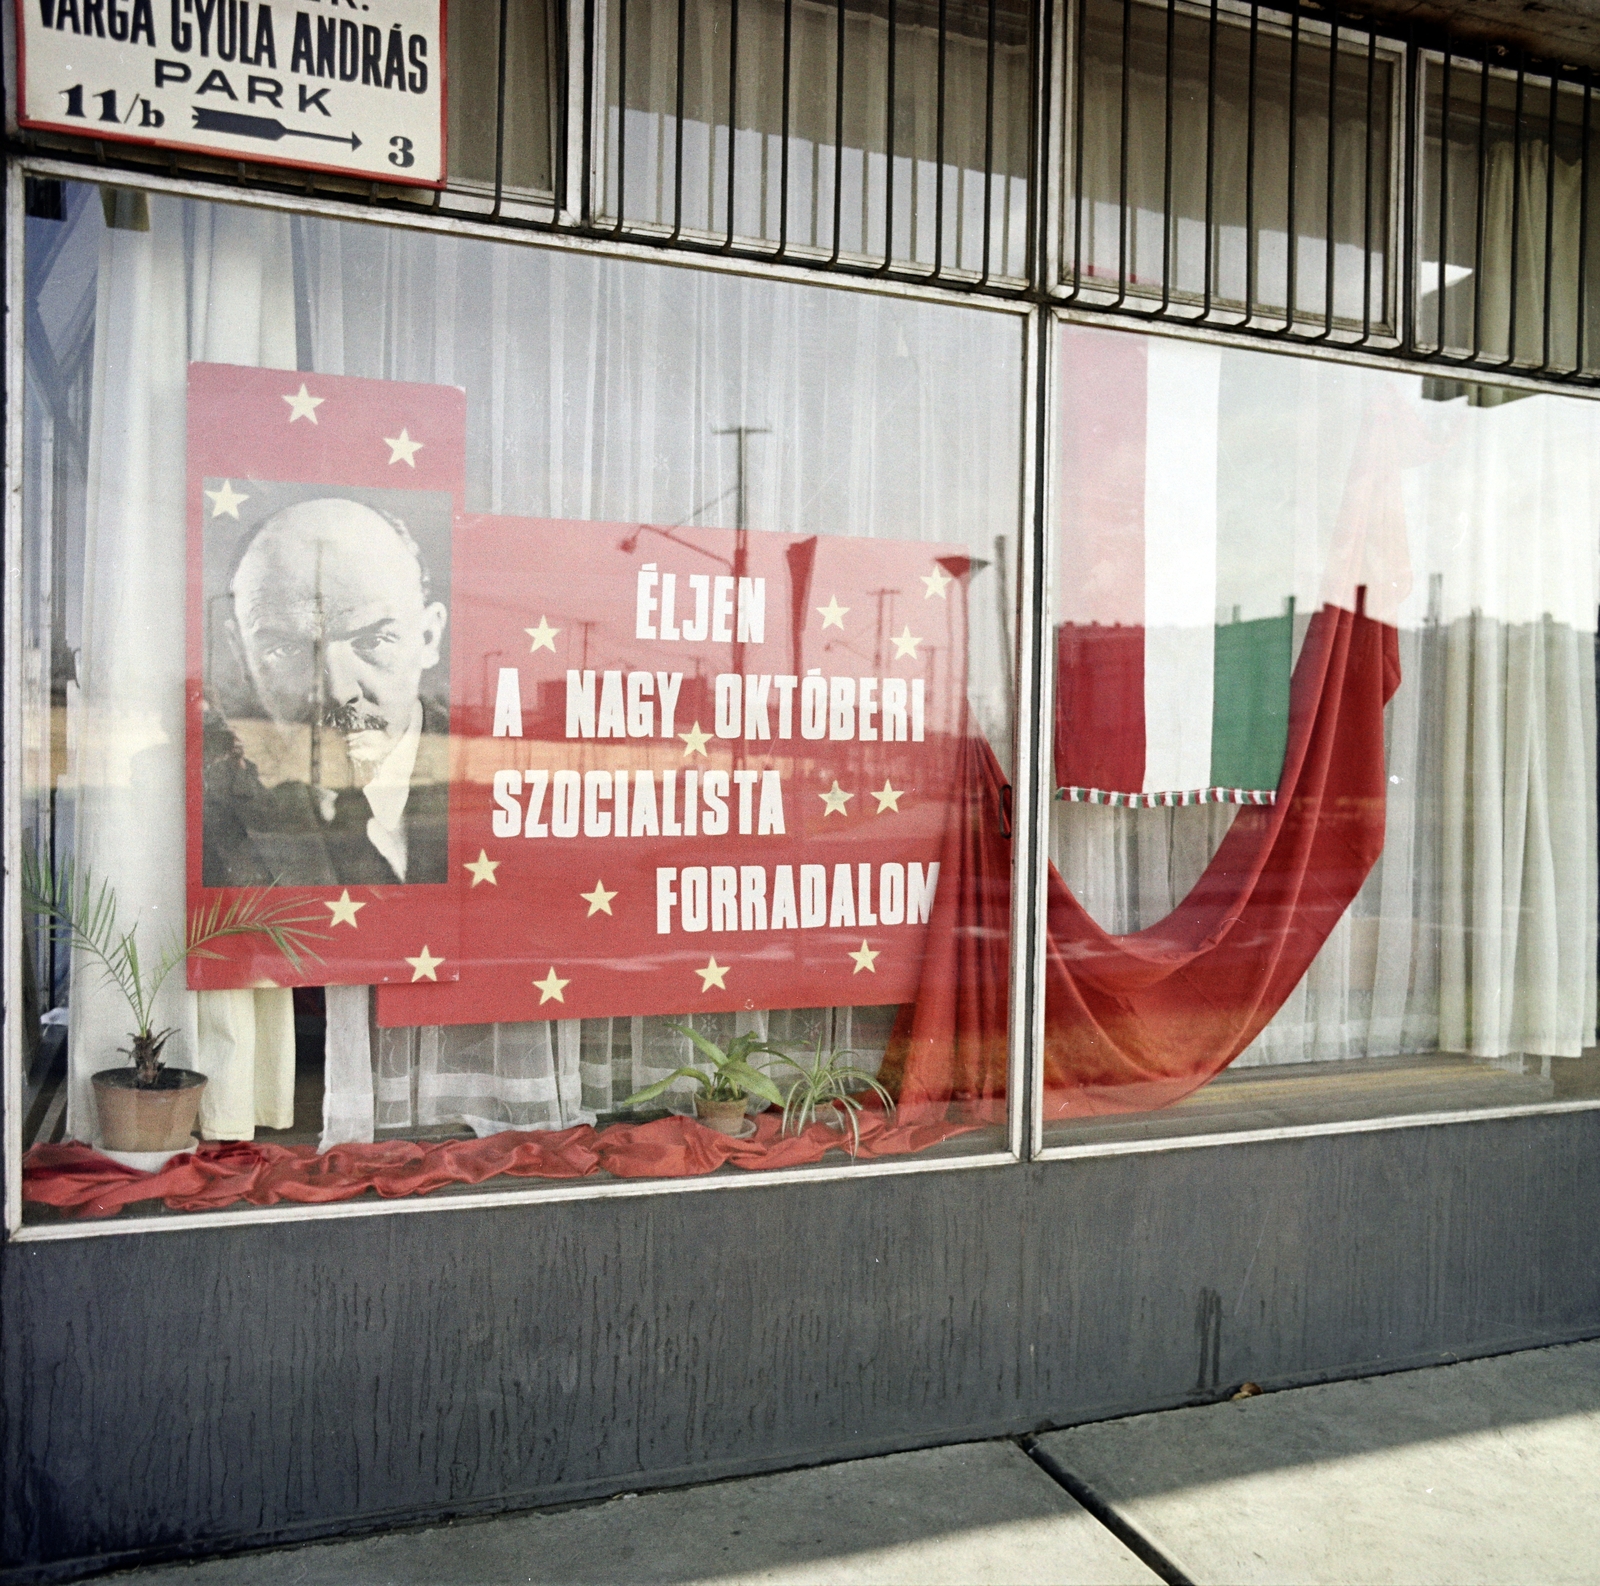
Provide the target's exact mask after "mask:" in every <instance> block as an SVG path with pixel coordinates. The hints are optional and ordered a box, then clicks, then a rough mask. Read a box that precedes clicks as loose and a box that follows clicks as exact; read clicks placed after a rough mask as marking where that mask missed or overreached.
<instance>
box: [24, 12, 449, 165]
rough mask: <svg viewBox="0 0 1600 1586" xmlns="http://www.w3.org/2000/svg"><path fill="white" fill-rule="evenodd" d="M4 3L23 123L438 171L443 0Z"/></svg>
mask: <svg viewBox="0 0 1600 1586" xmlns="http://www.w3.org/2000/svg"><path fill="white" fill-rule="evenodd" d="M463 3H465V0H463ZM17 15H18V22H19V26H18V37H19V38H20V40H21V42H22V70H21V73H20V77H21V83H22V92H21V104H20V106H19V110H18V117H17V119H18V121H19V122H20V123H21V124H22V125H23V126H25V127H39V128H43V129H48V130H49V131H52V132H67V133H72V134H74V135H75V136H78V137H88V138H112V139H120V140H122V141H125V142H133V143H144V144H155V145H157V146H159V147H162V148H171V149H193V150H198V151H203V152H204V153H207V154H219V155H225V156H227V157H228V158H230V159H242V160H266V161H270V162H271V163H273V164H277V165H294V166H302V167H307V168H310V169H314V170H324V171H339V172H342V173H344V174H346V175H350V176H363V177H377V178H381V179H383V180H386V181H391V182H409V183H412V184H415V185H419V186H424V187H437V186H439V185H440V184H441V183H442V182H443V181H444V170H445V167H444V112H445V70H444V64H445V63H444V36H445V35H444V0H366V3H363V0H288V3H285V0H258V3H255V4H252V3H251V0H17Z"/></svg>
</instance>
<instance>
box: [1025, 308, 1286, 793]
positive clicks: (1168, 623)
mask: <svg viewBox="0 0 1600 1586" xmlns="http://www.w3.org/2000/svg"><path fill="white" fill-rule="evenodd" d="M1062 360H1063V369H1062V383H1061V391H1062V404H1063V409H1064V411H1063V413H1062V415H1061V428H1060V431H1059V433H1060V435H1061V438H1062V447H1063V466H1062V468H1061V471H1060V474H1059V477H1060V478H1061V480H1062V499H1061V502H1060V525H1061V539H1060V548H1059V557H1058V561H1059V580H1060V584H1059V596H1058V611H1059V613H1060V627H1059V629H1058V633H1057V643H1058V651H1057V658H1058V671H1057V685H1056V783H1057V788H1058V790H1059V793H1058V796H1060V797H1063V798H1067V799H1071V800H1074V801H1081V802H1088V803H1103V804H1122V805H1127V804H1135V805H1164V804H1197V803H1214V802H1225V803H1238V804H1270V803H1272V802H1273V800H1274V798H1275V796H1276V789H1277V786H1278V782H1279V778H1280V777H1281V775H1282V771H1283V757H1284V746H1285V743H1286V741H1287V735H1288V725H1289V675H1290V672H1291V670H1292V667H1293V662H1294V644H1295V622H1294V617H1295V611H1294V596H1293V589H1294V585H1295V568H1294V563H1293V546H1294V543H1295V542H1294V536H1293V535H1292V534H1286V533H1284V532H1283V530H1284V525H1283V524H1282V522H1281V521H1279V520H1278V518H1277V515H1276V514H1274V513H1273V512H1272V511H1271V510H1270V497H1271V491H1270V489H1269V490H1268V492H1267V497H1268V502H1267V510H1263V505H1264V503H1263V492H1262V484H1263V470H1266V471H1267V472H1268V473H1270V470H1271V467H1272V460H1271V459H1270V458H1266V459H1263V457H1262V455H1261V453H1262V447H1261V431H1260V427H1259V414H1258V413H1257V412H1256V407H1257V405H1258V402H1259V399H1260V392H1259V390H1256V389H1253V384H1254V381H1253V376H1254V375H1255V373H1256V371H1257V369H1258V368H1259V360H1252V359H1250V358H1239V357H1232V358H1230V357H1229V355H1228V354H1227V352H1226V350H1225V349H1223V348H1221V347H1216V346H1208V345H1206V344H1205V343H1201V342H1189V341H1180V340H1177V339H1175V338H1167V337H1161V336H1148V335H1142V334H1129V333H1125V332H1118V331H1104V330H1090V329H1086V328H1084V327H1080V326H1070V327H1066V329H1065V333H1064V335H1063V338H1062ZM1247 459H1248V461H1249V463H1250V466H1249V468H1244V467H1241V466H1240V465H1241V464H1242V463H1243V462H1244V461H1245V460H1247ZM1235 479H1238V480H1241V481H1243V480H1248V481H1249V482H1250V494H1249V495H1248V497H1247V496H1246V495H1245V494H1244V493H1243V491H1242V490H1241V489H1239V488H1236V487H1234V486H1232V484H1231V481H1232V480H1235ZM1283 484H1284V495H1285V498H1286V499H1288V498H1289V497H1290V496H1291V493H1292V487H1293V480H1292V478H1286V479H1285V480H1284V481H1283Z"/></svg>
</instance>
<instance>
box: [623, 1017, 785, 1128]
mask: <svg viewBox="0 0 1600 1586" xmlns="http://www.w3.org/2000/svg"><path fill="white" fill-rule="evenodd" d="M671 1028H672V1029H674V1030H676V1031H678V1033H679V1034H680V1035H686V1036H688V1037H689V1039H690V1040H691V1041H693V1042H694V1044H695V1045H696V1046H697V1047H699V1049H700V1050H701V1052H703V1053H704V1054H705V1056H706V1057H707V1059H709V1061H710V1063H711V1072H710V1073H709V1074H708V1073H707V1072H706V1071H705V1069H703V1068H694V1067H691V1066H687V1065H686V1066H685V1067H683V1068H675V1069H673V1071H672V1072H671V1073H670V1074H668V1075H667V1077H666V1078H665V1079H658V1080H657V1081H656V1082H655V1084H653V1085H646V1086H645V1087H644V1089H643V1090H637V1091H635V1092H634V1093H633V1095H631V1096H630V1097H628V1099H627V1100H626V1101H625V1102H623V1104H622V1105H623V1106H624V1107H638V1106H642V1105H643V1104H644V1103H645V1102H647V1101H654V1100H655V1099H656V1098H657V1097H658V1096H663V1095H665V1094H666V1091H667V1088H668V1086H670V1085H671V1084H672V1082H673V1081H674V1080H675V1079H687V1080H692V1081H693V1082H694V1084H695V1085H696V1086H697V1087H698V1089H697V1090H696V1091H695V1097H694V1112H695V1116H696V1117H697V1118H698V1119H699V1120H700V1122H701V1123H703V1124H704V1125H705V1126H706V1127H707V1128H708V1129H715V1130H716V1131H717V1133H718V1134H730V1135H737V1134H740V1133H741V1132H742V1131H743V1129H744V1114H745V1108H746V1107H747V1106H748V1104H749V1101H750V1098H751V1097H752V1096H759V1097H760V1098H761V1099H762V1100H763V1101H770V1102H771V1103H772V1104H773V1106H775V1107H781V1106H782V1105H783V1096H782V1093H781V1092H780V1091H779V1090H778V1087H777V1086H776V1085H774V1084H773V1083H772V1081H771V1079H769V1078H768V1077H767V1075H765V1074H764V1073H762V1072H761V1070H760V1069H759V1068H757V1067H756V1066H755V1065H754V1064H753V1063H752V1062H751V1061H750V1059H751V1057H752V1056H753V1055H754V1054H755V1053H757V1052H766V1053H769V1054H770V1055H771V1056H773V1057H782V1056H783V1055H784V1054H783V1053H782V1052H781V1051H779V1050H778V1048H777V1047H775V1046H768V1045H767V1043H766V1042H765V1041H763V1040H762V1039H761V1036H760V1035H759V1034H758V1033H757V1032H756V1031H754V1030H751V1031H747V1032H746V1033H745V1034H743V1035H736V1036H734V1038H733V1039H732V1040H731V1041H729V1042H728V1046H727V1050H726V1051H724V1050H723V1048H722V1047H720V1046H718V1045H717V1043H716V1042H715V1041H708V1040H707V1039H706V1038H705V1037H704V1036H703V1035H701V1034H700V1033H699V1032H698V1031H697V1030H691V1029H690V1028H689V1027H688V1026H687V1025H684V1024H674V1025H672V1026H671Z"/></svg>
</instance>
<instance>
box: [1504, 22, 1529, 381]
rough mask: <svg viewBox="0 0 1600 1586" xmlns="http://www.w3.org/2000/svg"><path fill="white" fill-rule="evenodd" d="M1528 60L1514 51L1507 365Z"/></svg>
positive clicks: (1512, 348) (1513, 327)
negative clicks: (1514, 75)
mask: <svg viewBox="0 0 1600 1586" xmlns="http://www.w3.org/2000/svg"><path fill="white" fill-rule="evenodd" d="M1527 83H1528V58H1527V56H1526V54H1524V52H1523V51H1521V50H1518V51H1517V108H1516V119H1515V120H1514V121H1513V122H1512V125H1511V235H1510V240H1511V258H1510V261H1509V265H1510V268H1509V272H1508V280H1509V282H1510V287H1511V293H1510V309H1509V313H1508V314H1507V318H1506V356H1505V362H1506V363H1507V364H1508V365H1509V364H1512V363H1514V362H1515V361H1516V357H1517V255H1518V253H1520V252H1521V249H1520V247H1519V246H1518V237H1517V233H1518V232H1519V231H1520V230H1521V229H1522V110H1523V104H1524V101H1525V95H1526V92H1527Z"/></svg>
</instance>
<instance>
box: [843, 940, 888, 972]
mask: <svg viewBox="0 0 1600 1586" xmlns="http://www.w3.org/2000/svg"><path fill="white" fill-rule="evenodd" d="M882 952H883V949H882V948H881V947H878V948H873V947H868V946H867V944H866V943H865V942H863V943H862V944H861V945H860V946H859V947H858V948H857V949H856V950H855V951H854V952H853V953H846V954H845V955H844V956H845V957H846V958H853V959H854V960H855V965H856V967H855V968H854V969H852V970H851V971H850V973H851V974H852V975H859V974H860V973H861V971H862V970H863V969H865V970H868V971H870V972H871V973H872V974H874V975H875V974H877V972H878V957H879V955H880V954H881V953H882Z"/></svg>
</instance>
